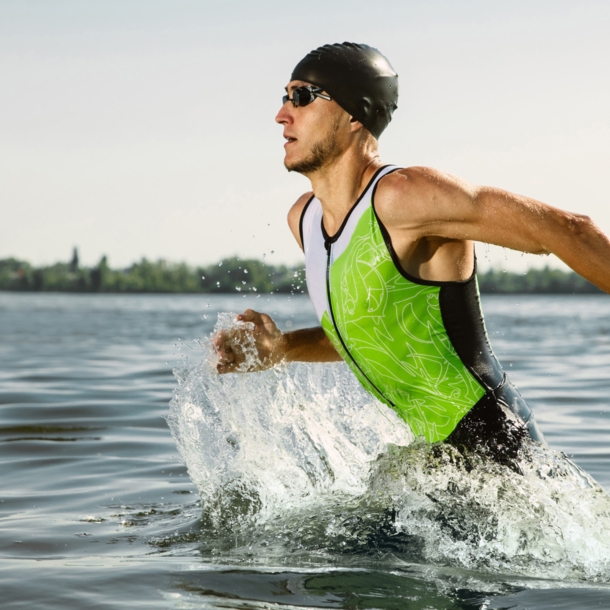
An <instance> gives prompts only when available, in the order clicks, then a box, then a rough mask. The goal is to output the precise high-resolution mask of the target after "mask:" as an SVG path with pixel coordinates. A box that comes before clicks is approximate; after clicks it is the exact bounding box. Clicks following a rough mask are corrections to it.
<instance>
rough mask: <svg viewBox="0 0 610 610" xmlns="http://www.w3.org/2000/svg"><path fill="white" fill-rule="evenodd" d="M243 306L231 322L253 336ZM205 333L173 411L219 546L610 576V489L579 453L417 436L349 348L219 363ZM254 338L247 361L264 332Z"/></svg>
mask: <svg viewBox="0 0 610 610" xmlns="http://www.w3.org/2000/svg"><path fill="white" fill-rule="evenodd" d="M234 320H235V316H234V315H233V314H221V315H220V316H219V322H218V324H217V326H216V329H215V330H216V331H218V330H221V329H224V330H229V331H231V330H236V331H238V332H241V333H245V335H246V337H247V336H248V332H249V331H250V330H251V328H250V327H249V326H248V325H247V324H243V323H236V322H235V321H234ZM201 347H202V349H203V353H202V358H201V360H200V361H199V362H198V363H195V364H192V363H191V364H188V363H187V364H186V365H185V367H184V369H183V370H181V371H178V372H177V378H178V381H179V384H178V387H177V388H176V390H175V393H174V398H173V400H172V402H171V409H170V415H169V417H168V423H169V425H170V429H171V431H172V434H173V435H174V438H175V439H176V442H177V444H178V448H179V451H180V453H181V455H182V457H183V459H184V461H185V463H186V465H187V468H188V471H189V474H190V476H191V479H192V481H193V483H194V484H195V485H196V486H197V488H198V490H199V493H200V496H201V501H202V507H203V516H204V522H205V523H206V524H207V525H208V526H209V530H208V532H211V531H214V532H215V535H216V538H215V539H216V541H217V542H218V541H219V540H222V539H223V536H224V542H225V544H224V545H223V544H221V543H219V546H224V548H228V547H229V546H230V547H232V553H235V552H236V551H238V548H236V547H239V548H242V549H244V552H247V553H248V554H250V555H256V554H259V555H260V554H264V555H265V556H267V557H271V556H272V555H275V556H276V557H284V558H285V557H287V556H296V555H300V556H303V554H305V555H307V554H309V555H312V554H313V555H315V556H317V557H322V556H325V557H331V556H332V557H336V556H337V555H339V556H341V557H344V558H345V557H346V556H347V555H350V556H354V555H355V556H361V555H363V554H365V555H368V556H370V555H371V554H372V555H374V556H378V557H381V556H384V555H386V556H387V554H388V553H391V554H393V556H394V557H396V558H397V559H400V560H404V561H410V562H419V563H432V564H435V565H442V566H453V567H459V568H467V569H474V570H478V571H487V572H503V573H512V574H521V575H525V576H532V577H536V578H552V579H570V580H579V579H586V580H590V581H597V582H600V581H603V582H608V581H610V497H609V496H608V495H607V494H606V492H605V491H604V490H603V489H602V488H601V487H600V486H599V485H598V484H597V483H596V482H595V481H593V480H592V479H591V478H590V477H589V476H588V475H586V474H585V473H584V472H583V471H581V470H580V469H579V468H577V467H576V466H575V465H574V464H573V463H572V462H570V460H568V458H567V457H566V456H564V455H563V454H560V453H558V452H555V451H553V450H550V449H547V448H544V447H540V446H538V445H536V444H532V446H530V447H528V448H527V450H526V451H524V453H523V457H522V460H521V462H520V467H521V471H522V472H521V473H517V472H515V471H514V470H511V469H509V468H506V467H504V466H501V465H498V464H495V463H490V462H489V461H487V460H485V459H483V458H482V457H481V456H477V455H472V456H469V457H467V458H464V457H463V456H462V455H461V454H459V453H458V452H457V451H456V450H455V449H453V448H452V447H449V446H445V445H443V444H436V445H429V444H427V443H425V442H421V441H419V440H416V441H414V439H413V435H412V433H411V431H410V430H409V428H408V426H407V425H406V424H405V423H404V422H402V420H400V419H399V418H398V417H397V416H396V414H395V413H394V412H393V411H392V410H390V409H388V408H387V407H385V406H384V405H382V404H381V403H379V402H378V401H377V400H375V399H374V398H372V397H371V396H370V395H368V394H367V393H366V392H364V390H362V388H361V387H360V385H359V384H358V382H357V381H356V379H355V378H354V377H353V375H352V374H351V372H350V371H349V369H348V368H347V367H346V366H345V365H344V364H330V365H329V364H324V365H322V364H313V365H312V364H292V365H289V366H284V367H276V368H275V369H272V370H268V371H263V372H258V373H248V374H240V373H238V374H229V375H223V376H219V375H218V374H217V373H216V370H215V356H214V353H213V349H212V347H211V344H210V342H209V341H207V340H206V341H203V342H202V343H201ZM245 351H246V354H247V359H246V362H245V363H244V365H243V369H244V370H246V369H247V368H249V367H250V366H251V365H252V364H253V363H254V361H255V359H256V356H255V350H254V343H253V339H252V338H251V337H250V338H249V339H246V349H245Z"/></svg>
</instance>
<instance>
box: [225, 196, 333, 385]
mask: <svg viewBox="0 0 610 610" xmlns="http://www.w3.org/2000/svg"><path fill="white" fill-rule="evenodd" d="M311 195H312V193H305V194H304V195H302V196H301V197H299V199H298V200H297V202H296V203H295V204H294V205H293V206H292V207H291V208H290V212H289V213H288V225H289V226H290V230H291V231H292V234H293V235H294V238H295V239H296V241H297V243H298V244H299V246H300V248H301V249H303V244H302V243H301V232H300V223H301V215H302V213H303V208H304V207H305V205H306V204H307V202H308V201H309V199H310V198H311ZM237 320H238V321H240V322H250V323H252V324H253V331H252V334H253V337H254V340H255V344H256V349H257V352H258V356H259V360H260V366H258V367H257V368H256V369H251V370H262V369H266V368H270V367H272V366H275V365H276V364H279V363H280V362H338V361H341V360H342V358H341V356H340V355H339V353H338V352H337V350H336V349H335V348H334V346H333V344H332V343H331V342H330V340H329V339H328V337H327V336H326V334H325V333H324V330H323V329H322V328H321V327H320V326H317V327H314V328H303V329H300V330H295V331H291V332H287V333H283V332H282V331H280V329H279V328H278V327H277V324H276V323H275V322H274V321H273V320H272V319H271V318H270V317H269V316H268V315H267V314H264V313H259V312H257V311H253V310H251V309H248V310H246V311H245V312H244V313H242V314H240V315H238V316H237ZM243 339H244V337H243V336H241V333H240V332H227V331H223V332H221V333H219V334H218V335H216V336H215V337H214V345H215V347H216V351H217V353H218V358H219V360H218V365H217V369H218V372H219V373H231V372H234V371H239V370H240V365H241V364H242V363H243V362H244V354H243V352H242V350H241V347H240V346H241V343H242V341H243Z"/></svg>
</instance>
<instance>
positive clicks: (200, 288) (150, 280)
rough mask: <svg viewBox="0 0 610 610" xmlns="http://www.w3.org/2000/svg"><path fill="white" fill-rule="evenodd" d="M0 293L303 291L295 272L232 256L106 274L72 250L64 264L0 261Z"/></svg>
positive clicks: (104, 266)
mask: <svg viewBox="0 0 610 610" xmlns="http://www.w3.org/2000/svg"><path fill="white" fill-rule="evenodd" d="M0 290H14V291H30V292H42V291H48V292H110V293H117V292H127V293H129V292H133V293H145V292H152V293H163V292H175V293H225V294H226V293H235V292H244V293H245V292H262V293H282V294H290V293H301V292H304V291H305V282H304V270H303V269H302V268H301V267H298V266H295V267H289V266H286V265H269V264H266V263H264V262H263V261H260V260H254V259H243V260H242V259H239V258H237V257H231V258H225V259H223V260H221V261H220V262H218V263H215V264H213V265H208V266H205V267H204V266H202V267H192V266H189V265H187V264H185V263H169V262H167V261H165V260H158V261H154V262H153V261H149V260H147V259H145V258H143V259H142V260H141V261H140V262H137V263H134V264H133V265H131V266H130V267H127V268H126V269H111V268H110V266H109V265H108V260H107V258H106V257H105V256H103V257H102V259H101V260H100V262H99V263H98V264H97V265H96V266H94V267H83V266H81V265H79V261H78V251H77V250H76V249H75V250H74V253H73V255H72V260H71V261H70V262H67V263H55V264H54V265H48V266H42V267H34V266H32V265H30V264H29V263H27V262H25V261H21V260H17V259H15V258H8V259H4V260H0Z"/></svg>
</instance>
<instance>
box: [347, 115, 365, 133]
mask: <svg viewBox="0 0 610 610" xmlns="http://www.w3.org/2000/svg"><path fill="white" fill-rule="evenodd" d="M349 123H350V128H351V130H352V131H358V130H359V129H362V128H363V127H364V125H363V124H362V123H361V122H360V121H359V120H358V119H355V118H354V117H353V116H352V117H350V119H349Z"/></svg>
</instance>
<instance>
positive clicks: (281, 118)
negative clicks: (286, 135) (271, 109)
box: [275, 102, 292, 125]
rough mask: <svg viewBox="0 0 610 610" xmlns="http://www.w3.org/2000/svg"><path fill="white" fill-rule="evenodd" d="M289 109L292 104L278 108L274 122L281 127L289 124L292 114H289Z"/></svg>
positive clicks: (288, 103) (287, 103)
mask: <svg viewBox="0 0 610 610" xmlns="http://www.w3.org/2000/svg"><path fill="white" fill-rule="evenodd" d="M291 107H292V104H291V103H290V102H286V103H285V104H284V105H283V106H282V107H281V108H280V111H279V112H278V113H277V115H276V117H275V122H276V123H280V124H281V125H283V124H285V123H290V122H291V121H292V114H291V112H290V109H291Z"/></svg>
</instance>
